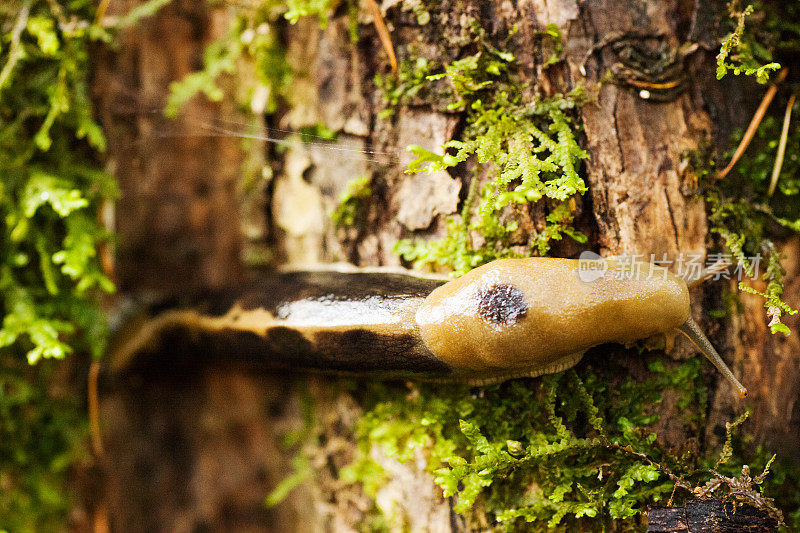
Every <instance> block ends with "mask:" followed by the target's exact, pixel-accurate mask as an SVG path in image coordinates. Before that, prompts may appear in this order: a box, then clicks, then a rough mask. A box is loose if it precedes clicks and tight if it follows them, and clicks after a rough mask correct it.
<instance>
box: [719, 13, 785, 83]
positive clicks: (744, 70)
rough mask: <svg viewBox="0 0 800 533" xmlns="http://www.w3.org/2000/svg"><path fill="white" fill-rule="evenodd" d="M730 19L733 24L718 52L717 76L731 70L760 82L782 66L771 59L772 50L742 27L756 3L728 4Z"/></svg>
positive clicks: (720, 77) (763, 81)
mask: <svg viewBox="0 0 800 533" xmlns="http://www.w3.org/2000/svg"><path fill="white" fill-rule="evenodd" d="M728 9H729V12H730V17H731V19H733V20H735V21H736V24H735V27H734V29H733V31H731V33H729V34H728V35H727V36H726V37H725V38H724V39H723V40H722V45H721V47H720V50H719V53H718V54H717V79H718V80H719V79H722V78H723V76H725V74H726V73H727V72H728V71H729V70H730V71H732V72H733V73H734V74H735V75H737V76H738V75H739V74H744V75H746V76H754V77H755V78H756V79H757V80H758V82H759V83H767V81H769V76H770V73H771V72H772V71H775V70H778V69H779V68H781V66H780V64H779V63H776V62H774V61H772V52H771V51H770V50H769V49H768V48H766V47H764V46H763V45H762V44H760V43H759V41H758V40H757V39H756V38H755V37H754V36H753V34H752V33H750V32H746V31H745V22H746V21H747V17H748V16H750V15H752V14H753V11H754V10H755V7H754V6H753V5H748V6H746V7H745V8H744V9H742V10H740V9H739V2H738V1H733V2H730V3H729V4H728Z"/></svg>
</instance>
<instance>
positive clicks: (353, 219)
mask: <svg viewBox="0 0 800 533" xmlns="http://www.w3.org/2000/svg"><path fill="white" fill-rule="evenodd" d="M371 184H372V178H371V177H370V176H367V175H364V176H359V177H357V178H355V179H353V180H351V181H350V183H348V184H347V191H346V192H344V193H342V195H341V196H340V197H339V205H338V206H337V207H336V209H334V210H333V212H332V213H331V219H332V220H333V222H334V224H336V225H337V226H340V227H350V226H353V225H355V224H356V223H357V219H358V217H359V214H360V213H361V212H362V202H363V200H366V199H368V198H369V197H370V196H372V188H371Z"/></svg>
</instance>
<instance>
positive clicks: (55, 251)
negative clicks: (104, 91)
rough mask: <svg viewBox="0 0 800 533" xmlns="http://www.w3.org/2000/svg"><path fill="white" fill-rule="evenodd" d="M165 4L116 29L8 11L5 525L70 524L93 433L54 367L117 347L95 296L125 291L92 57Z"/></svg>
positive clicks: (50, 7)
mask: <svg viewBox="0 0 800 533" xmlns="http://www.w3.org/2000/svg"><path fill="white" fill-rule="evenodd" d="M164 4H165V0H151V1H150V2H145V3H144V4H142V5H140V6H138V7H137V8H136V9H134V10H133V11H131V12H130V13H128V14H126V15H124V16H122V17H120V18H119V19H117V23H116V27H108V26H106V25H104V24H106V22H107V21H106V20H104V19H103V17H102V13H98V12H97V7H96V6H97V3H96V2H92V1H90V0H76V1H71V2H47V1H36V0H21V1H17V0H12V1H10V2H3V4H2V6H0V65H2V67H0V176H2V178H0V317H2V322H1V323H0V527H5V528H8V529H9V530H10V531H52V530H59V529H63V524H64V522H65V520H66V514H67V511H68V506H69V503H70V502H69V498H68V497H67V493H66V487H65V486H64V483H65V477H66V473H67V470H68V468H69V466H70V464H71V463H72V462H73V460H74V459H75V458H76V457H77V456H79V455H80V454H81V451H80V450H81V448H79V447H78V444H79V443H80V442H81V441H82V438H83V437H84V434H85V429H84V426H85V424H84V420H83V418H84V416H85V415H84V413H83V411H82V408H81V406H80V405H79V404H77V403H76V402H75V401H74V399H72V398H70V397H69V396H68V394H67V393H66V392H63V393H62V394H60V395H58V396H59V397H58V399H54V394H53V393H52V391H51V390H50V389H51V388H52V389H58V388H59V387H60V390H62V391H63V390H66V389H67V385H66V384H65V383H63V381H64V380H66V379H67V377H66V376H62V375H53V372H52V366H51V364H50V363H51V362H49V361H42V360H44V359H51V358H53V359H60V358H63V357H65V356H66V355H67V354H69V353H72V352H78V353H83V354H91V355H93V356H94V357H99V356H100V355H101V354H102V353H103V350H104V346H105V337H106V319H105V317H104V316H103V314H102V312H101V310H100V309H99V306H98V305H97V304H98V302H97V299H98V296H99V293H100V292H102V291H105V292H110V291H112V290H113V289H114V287H113V285H112V283H111V281H110V280H109V279H108V278H107V277H106V276H105V275H104V273H103V268H102V266H101V258H100V255H101V251H100V250H101V249H102V246H103V245H104V244H106V243H107V242H108V241H109V240H110V239H111V235H110V234H109V233H108V232H107V231H106V230H105V229H104V228H103V227H102V225H101V224H100V223H99V222H98V213H99V212H100V210H101V207H102V206H103V204H104V203H105V202H108V201H111V200H113V199H114V197H115V196H116V194H117V191H116V184H115V182H114V180H113V179H112V177H111V176H109V175H108V174H107V173H106V172H104V171H103V169H102V164H101V161H100V153H101V152H102V151H103V150H104V149H105V138H104V136H103V132H102V131H101V129H100V127H99V126H98V124H97V123H95V121H94V119H93V118H92V107H91V102H90V100H89V92H88V83H87V80H88V78H89V71H90V56H89V50H90V48H91V47H92V46H97V45H98V44H102V43H109V42H111V41H112V40H113V34H114V31H115V30H116V29H117V28H119V27H122V26H127V25H130V24H133V23H135V22H136V21H137V20H138V19H139V18H141V17H144V16H148V15H151V14H152V13H153V12H154V11H155V10H157V9H158V8H160V7H161V6H162V5H164ZM26 360H27V362H26ZM28 363H30V364H33V363H39V366H38V367H37V368H27V364H28ZM59 378H60V379H59ZM51 379H52V380H54V381H61V383H58V386H57V387H56V386H53V387H51Z"/></svg>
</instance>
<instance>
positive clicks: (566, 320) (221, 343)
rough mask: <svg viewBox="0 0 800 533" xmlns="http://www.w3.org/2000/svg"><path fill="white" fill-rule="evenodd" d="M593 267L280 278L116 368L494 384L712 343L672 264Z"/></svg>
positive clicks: (150, 342)
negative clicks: (613, 354) (195, 363)
mask: <svg viewBox="0 0 800 533" xmlns="http://www.w3.org/2000/svg"><path fill="white" fill-rule="evenodd" d="M580 266H581V265H580V262H579V261H578V260H571V259H556V258H527V259H501V260H496V261H493V262H491V263H489V264H486V265H484V266H482V267H479V268H476V269H475V270H473V271H471V272H469V273H467V274H466V275H464V276H462V277H461V278H459V279H456V280H453V281H449V282H444V281H442V280H434V279H430V278H424V277H419V276H415V275H413V274H411V273H405V274H399V273H386V272H374V271H373V272H331V271H327V272H326V271H319V272H305V273H289V274H275V275H274V276H270V277H266V278H264V279H261V280H259V281H258V282H257V283H255V284H254V285H252V286H251V287H249V288H248V289H247V290H245V291H244V293H239V295H236V296H232V294H231V293H230V292H227V293H225V295H224V297H223V298H222V299H218V300H217V301H216V302H215V303H216V308H214V307H213V306H212V307H210V308H207V309H206V310H204V311H200V310H197V309H189V310H173V311H167V312H165V313H162V314H160V315H158V316H156V317H155V318H153V319H150V320H148V321H145V322H144V323H142V324H139V325H137V326H135V327H134V328H133V331H132V332H130V333H129V334H127V335H123V336H121V337H122V339H121V340H118V342H117V348H115V349H113V350H112V356H111V358H110V360H111V365H112V369H116V370H122V369H124V368H126V367H128V366H130V365H131V364H132V362H133V361H134V359H135V358H136V356H137V355H139V354H142V353H147V352H164V353H166V352H169V353H173V354H174V353H189V352H191V353H193V354H205V355H207V356H211V357H225V358H226V360H247V361H248V362H256V363H258V364H265V365H266V366H269V367H274V368H285V369H292V370H305V371H322V372H334V373H346V374H381V375H383V376H387V377H404V378H409V377H410V378H418V379H426V380H435V381H458V382H466V383H472V384H485V383H491V382H497V381H503V380H505V379H509V378H514V377H523V376H527V377H533V376H538V375H541V374H547V373H553V372H558V371H561V370H564V369H566V368H569V367H571V366H573V365H574V364H576V363H577V362H578V361H579V360H580V357H581V356H582V355H583V353H584V352H585V351H586V350H587V349H588V348H591V347H592V346H596V345H598V344H604V343H610V342H620V343H628V342H632V341H635V340H637V339H643V338H647V337H651V336H654V335H658V334H665V333H669V332H671V331H674V330H676V329H680V330H681V331H684V333H686V334H687V335H688V336H689V337H690V338H692V340H693V341H695V343H696V344H698V345H699V344H700V342H699V341H698V340H697V339H696V338H693V336H696V335H698V334H699V335H700V336H701V337H702V340H705V343H706V344H707V346H705V345H704V346H701V348H703V349H704V352H707V348H709V347H710V346H711V345H710V343H708V341H707V339H705V337H704V336H703V335H702V333H700V332H699V329H697V328H696V325H694V323H693V322H692V321H691V317H690V308H689V291H688V288H687V286H686V283H685V282H684V281H683V280H682V279H680V278H678V277H676V276H674V275H673V274H671V273H670V272H668V271H667V270H666V269H663V268H661V267H658V266H654V265H650V264H649V263H635V264H634V265H633V266H634V267H635V271H632V272H633V274H632V275H631V273H630V272H628V273H627V274H626V275H621V274H620V273H621V272H622V273H623V274H624V273H625V272H624V271H621V270H620V269H619V268H618V267H619V265H617V264H616V263H614V262H613V261H608V262H605V263H604V268H605V271H604V272H603V273H602V274H601V275H596V276H592V279H590V280H586V279H585V277H583V278H582V277H581V275H580V271H579V268H580ZM687 324H692V325H694V327H693V328H691V327H688V326H687ZM165 348H166V349H165ZM710 349H711V350H712V351H713V348H710ZM706 355H707V356H709V358H710V359H712V361H713V362H714V364H715V365H717V366H718V367H719V364H718V363H721V359H719V356H718V355H716V352H714V355H715V356H716V357H717V358H718V361H714V360H713V358H712V356H711V355H709V354H708V353H706ZM190 357H191V356H190ZM721 364H722V365H723V366H724V363H721ZM725 370H727V367H725ZM727 372H728V373H730V371H729V370H727ZM726 377H727V374H726ZM734 380H735V378H734ZM737 383H738V382H737ZM739 387H741V385H739ZM740 390H743V388H741V389H740Z"/></svg>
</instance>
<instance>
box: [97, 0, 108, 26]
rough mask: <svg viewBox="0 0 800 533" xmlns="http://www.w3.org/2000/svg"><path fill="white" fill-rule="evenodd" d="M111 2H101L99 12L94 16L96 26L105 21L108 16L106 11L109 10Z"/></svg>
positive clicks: (103, 0)
mask: <svg viewBox="0 0 800 533" xmlns="http://www.w3.org/2000/svg"><path fill="white" fill-rule="evenodd" d="M110 1H111V0H100V4H99V5H98V6H97V11H95V14H94V23H95V24H96V25H98V26H99V25H100V23H101V22H102V21H103V18H104V17H105V16H106V10H107V9H108V4H109V2H110Z"/></svg>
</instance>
